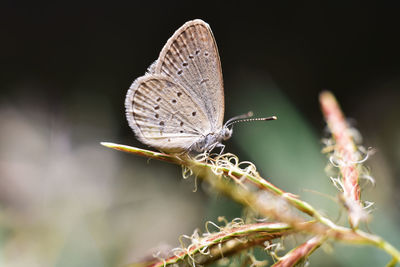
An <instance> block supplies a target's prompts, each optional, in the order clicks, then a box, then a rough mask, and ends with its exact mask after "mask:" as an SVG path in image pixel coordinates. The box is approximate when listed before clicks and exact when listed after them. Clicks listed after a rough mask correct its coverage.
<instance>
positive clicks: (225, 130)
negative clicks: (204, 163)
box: [220, 125, 232, 140]
mask: <svg viewBox="0 0 400 267" xmlns="http://www.w3.org/2000/svg"><path fill="white" fill-rule="evenodd" d="M231 136H232V129H229V128H228V126H226V125H224V127H223V128H222V130H221V133H220V138H221V139H222V140H228V139H229V138H231Z"/></svg>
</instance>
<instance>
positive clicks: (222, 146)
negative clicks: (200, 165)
mask: <svg viewBox="0 0 400 267" xmlns="http://www.w3.org/2000/svg"><path fill="white" fill-rule="evenodd" d="M215 147H220V148H221V151H220V152H219V155H222V154H223V153H224V150H225V145H224V144H221V143H217V144H216V145H215V146H214V148H215Z"/></svg>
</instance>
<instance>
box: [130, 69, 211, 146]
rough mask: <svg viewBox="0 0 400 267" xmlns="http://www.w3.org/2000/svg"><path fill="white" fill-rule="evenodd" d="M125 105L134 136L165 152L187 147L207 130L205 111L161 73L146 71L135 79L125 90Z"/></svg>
mask: <svg viewBox="0 0 400 267" xmlns="http://www.w3.org/2000/svg"><path fill="white" fill-rule="evenodd" d="M125 109H126V116H127V119H128V122H129V125H130V126H131V128H132V129H133V131H134V132H135V134H136V136H137V138H138V139H139V140H140V141H141V142H143V143H145V144H147V145H149V146H152V147H155V148H157V149H159V150H161V151H164V152H169V153H179V152H184V151H188V150H189V149H190V146H191V145H192V144H193V143H195V142H196V141H197V140H198V139H199V137H200V136H201V135H202V134H204V133H208V132H209V131H210V128H209V125H208V124H207V123H205V122H206V121H207V118H206V114H205V113H204V111H202V110H201V109H199V108H197V104H196V103H195V102H194V101H193V99H192V97H191V95H190V93H188V92H187V90H186V89H185V88H183V87H182V86H181V85H179V84H177V83H175V81H174V80H172V79H171V78H169V77H166V76H164V75H159V74H151V73H149V74H146V75H144V76H142V77H139V78H138V79H136V80H135V81H134V82H133V84H132V85H131V87H130V89H129V90H128V93H127V96H126V99H125Z"/></svg>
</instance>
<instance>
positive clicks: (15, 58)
mask: <svg viewBox="0 0 400 267" xmlns="http://www.w3.org/2000/svg"><path fill="white" fill-rule="evenodd" d="M393 2H394V1H393ZM388 3H389V2H386V3H384V2H378V1H376V2H369V3H365V2H358V1H351V2H345V3H344V4H339V3H336V2H335V3H320V2H318V1H315V2H307V3H300V2H294V1H293V2H286V1H266V2H265V3H264V4H263V5H260V4H259V3H253V2H251V1H250V2H249V1H245V2H244V3H243V4H240V5H239V4H234V3H233V2H229V3H222V2H218V1H214V2H207V1H201V2H199V1H198V2H188V1H185V2H178V1H158V2H157V1H140V2H139V1H136V2H134V1H131V2H130V4H125V3H117V2H112V3H111V2H107V3H100V2H96V3H95V4H93V5H89V4H83V3H75V4H74V3H72V2H68V3H67V2H65V3H58V2H53V3H50V4H47V5H46V4H38V3H37V2H31V1H9V2H8V3H4V4H2V6H3V7H2V9H1V11H0V12H1V16H0V21H1V23H0V27H1V35H2V38H1V42H0V47H1V70H0V77H1V78H0V81H1V83H0V90H1V94H0V210H1V212H0V265H1V266H12V267H14V266H31V267H33V266H120V265H123V264H126V263H131V262H133V261H135V260H137V259H140V258H141V257H143V256H144V255H146V254H147V253H148V252H149V251H151V249H152V248H154V247H157V246H165V244H170V245H171V246H173V247H176V246H178V237H179V236H180V235H182V234H186V235H190V234H191V233H192V232H193V231H194V229H195V228H200V229H202V230H204V223H205V222H206V221H207V220H212V221H214V222H216V221H217V217H218V216H225V217H226V218H227V219H228V220H231V219H233V218H235V217H240V216H241V215H242V209H241V207H240V206H239V205H237V204H235V203H233V202H231V201H230V200H228V199H226V198H224V197H222V196H220V195H218V194H215V193H213V192H212V191H211V190H210V189H209V188H207V187H206V186H204V185H203V186H200V188H199V190H198V191H197V192H195V193H194V192H192V191H193V190H194V188H195V186H194V182H193V178H190V179H188V180H183V179H182V175H181V169H180V168H179V167H178V166H171V165H169V164H166V163H162V162H156V161H153V160H152V161H148V160H147V159H144V158H139V157H137V156H134V155H128V154H124V153H122V152H117V151H113V150H110V149H107V148H105V147H102V146H100V144H99V142H101V141H109V142H115V143H120V144H127V145H132V146H138V147H142V148H146V146H144V145H142V144H140V143H139V142H138V141H137V140H136V139H135V137H134V134H133V132H132V131H131V129H130V128H129V126H128V124H127V122H126V119H125V114H124V105H123V103H124V99H125V94H126V91H127V89H128V87H129V86H130V84H131V83H132V81H133V80H134V79H135V78H137V77H138V76H141V75H143V74H144V72H145V70H146V69H147V67H148V66H149V65H150V64H151V63H152V62H153V61H154V60H155V59H156V58H157V57H158V54H159V52H160V51H161V48H162V47H163V45H164V44H165V42H166V41H167V39H168V38H169V37H170V36H171V35H172V34H173V32H174V31H175V30H176V29H178V28H179V27H180V26H181V25H182V24H183V23H184V22H186V21H188V20H191V19H195V18H201V19H203V20H205V21H206V22H208V23H209V24H210V26H211V28H212V30H213V33H214V35H215V38H216V41H217V44H218V47H219V52H220V57H221V61H222V68H223V73H224V80H225V96H226V116H225V117H226V119H227V118H229V117H232V116H235V115H238V114H243V113H245V112H247V111H249V110H252V111H254V113H255V115H256V116H270V115H276V116H278V121H274V122H269V123H265V124H264V123H248V124H240V125H237V126H236V127H235V129H234V134H233V137H232V139H231V140H229V141H228V142H227V143H226V145H227V146H226V151H229V152H233V153H235V154H236V155H238V156H239V158H240V159H241V160H250V161H252V162H253V163H255V164H256V166H257V167H258V170H259V171H260V173H261V175H262V176H263V177H266V178H267V179H269V180H271V181H272V182H273V183H274V184H276V185H277V186H279V187H280V188H282V189H284V190H286V191H289V192H292V193H295V194H299V195H301V196H302V198H304V199H305V200H307V201H309V202H310V203H311V204H313V205H314V206H315V207H316V208H317V209H319V210H320V211H321V212H323V213H325V214H328V215H329V217H330V218H332V219H333V220H337V218H339V217H340V216H341V217H342V218H341V219H339V221H338V222H342V223H343V222H344V223H345V222H346V218H345V214H344V212H343V210H342V209H341V208H339V207H338V206H339V205H338V203H335V201H333V200H332V199H331V197H335V196H336V194H337V190H336V189H335V188H334V187H333V186H332V185H331V183H330V180H329V177H328V176H327V174H326V173H325V171H324V168H325V166H326V164H327V158H326V155H323V154H321V149H322V143H321V139H322V138H323V137H326V132H325V123H324V121H323V118H322V115H321V112H320V109H319V103H318V95H319V93H320V92H321V91H322V90H323V89H329V90H331V91H332V92H333V93H334V94H335V95H336V97H337V99H338V101H339V102H340V104H341V106H342V108H343V110H344V112H345V113H346V116H347V117H348V118H349V119H350V121H351V123H352V125H353V126H354V127H356V128H357V129H358V130H359V131H360V133H361V134H362V136H363V138H364V139H363V144H364V146H365V147H373V148H375V149H376V153H375V155H374V156H373V157H372V158H371V159H370V160H368V161H367V165H368V166H369V167H370V169H371V174H372V176H373V177H374V178H375V179H376V186H375V187H371V186H367V187H366V188H365V190H364V192H363V199H364V200H369V201H373V202H375V206H374V208H373V220H372V221H371V222H370V223H369V224H368V227H369V229H370V231H371V232H373V233H376V234H378V235H381V236H382V237H384V238H385V239H387V240H388V241H390V242H391V243H392V244H394V245H395V246H396V247H397V248H400V227H399V226H398V225H399V224H400V216H399V209H400V205H399V204H400V201H399V200H400V197H399V194H398V193H397V192H398V190H399V187H400V178H399V175H400V123H399V118H400V90H399V88H400V57H399V56H400V53H399V51H400V50H399V47H400V40H399V38H398V34H399V33H398V29H399V26H400V24H399V22H400V19H399V17H398V10H399V9H398V6H395V5H390V4H388ZM316 192H320V193H316ZM363 227H364V228H365V225H364V226H363ZM330 251H331V252H330ZM332 251H333V252H332ZM258 257H260V258H259V259H262V255H258ZM310 260H311V266H319V265H320V264H322V263H323V264H324V266H383V265H384V264H385V263H386V262H388V261H389V260H390V258H389V256H387V255H386V254H385V253H383V252H381V251H379V250H377V249H375V248H370V247H365V246H363V247H356V246H346V245H343V244H340V243H331V244H330V245H326V246H324V247H323V248H322V249H319V250H318V251H317V252H315V253H314V254H313V255H312V256H311V259H310Z"/></svg>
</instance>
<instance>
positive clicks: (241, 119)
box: [225, 111, 277, 127]
mask: <svg viewBox="0 0 400 267" xmlns="http://www.w3.org/2000/svg"><path fill="white" fill-rule="evenodd" d="M252 116H253V112H252V111H249V112H247V113H246V114H243V115H239V116H236V117H233V118H231V119H229V120H228V121H227V122H226V123H225V126H226V127H228V126H231V125H233V124H235V123H238V122H248V121H272V120H276V119H277V117H276V116H271V117H265V118H253V119H250V117H252Z"/></svg>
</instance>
